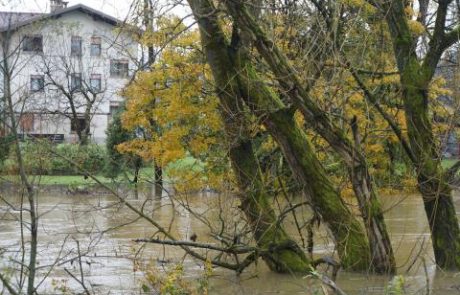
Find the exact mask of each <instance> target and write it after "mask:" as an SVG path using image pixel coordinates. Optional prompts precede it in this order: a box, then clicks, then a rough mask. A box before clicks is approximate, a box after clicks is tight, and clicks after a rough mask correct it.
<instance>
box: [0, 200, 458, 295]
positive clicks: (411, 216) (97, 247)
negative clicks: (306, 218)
mask: <svg viewBox="0 0 460 295" xmlns="http://www.w3.org/2000/svg"><path fill="white" fill-rule="evenodd" d="M2 196H3V197H4V198H5V199H6V200H8V202H10V203H11V204H16V205H17V204H19V197H17V196H16V197H13V196H10V195H9V194H5V193H3V194H2ZM214 198H216V196H213V195H210V194H206V195H199V196H190V197H188V198H187V204H188V205H189V206H190V207H193V208H195V209H196V210H198V212H200V213H199V214H203V215H205V214H207V213H208V212H207V211H208V210H209V207H210V204H212V202H213V199H214ZM455 199H456V206H457V212H460V196H457V197H456V198H455ZM127 200H128V201H129V202H130V203H132V204H133V205H135V206H137V207H138V208H142V207H143V208H147V209H146V211H145V212H146V213H147V214H149V216H152V217H153V219H154V220H155V221H157V222H159V223H160V224H162V225H163V226H166V227H170V228H171V232H172V233H173V234H174V235H175V236H176V237H177V238H179V239H184V240H188V239H189V238H190V236H191V235H192V233H195V234H196V235H197V236H198V241H210V238H209V237H208V232H209V229H208V227H207V226H206V225H204V224H203V223H201V222H199V219H200V216H202V215H199V214H198V215H196V216H193V214H191V213H190V212H187V211H186V210H184V209H180V208H179V206H177V203H176V205H175V206H174V208H173V206H171V202H170V201H169V198H168V197H167V196H164V197H163V198H161V199H154V200H149V201H146V197H145V196H143V195H141V196H140V198H139V199H134V198H133V197H132V196H127ZM382 201H383V203H384V206H385V208H386V210H387V211H386V215H385V217H386V222H387V226H388V229H389V232H390V235H391V239H392V244H393V247H394V250H395V253H396V261H397V265H398V273H399V274H401V275H403V276H404V278H405V281H406V288H407V289H406V291H407V294H427V290H428V289H429V290H430V294H460V281H459V277H458V276H457V274H454V273H446V272H442V271H440V270H437V269H436V268H435V266H434V263H433V253H432V250H431V247H430V243H431V242H430V238H429V234H428V225H427V222H426V217H425V215H424V211H423V205H422V203H421V199H420V198H419V197H417V196H386V197H384V198H383V200H382ZM148 208H151V209H152V208H155V210H151V209H148ZM38 211H39V213H40V214H41V216H40V226H39V235H40V236H39V255H38V259H39V262H40V266H41V267H43V268H42V269H41V271H40V276H41V277H44V276H46V275H47V271H48V269H50V268H49V267H48V266H49V265H54V267H53V268H52V271H51V272H50V274H49V275H47V276H46V278H45V279H44V280H43V281H42V282H41V285H40V287H39V290H40V292H41V293H44V294H51V293H56V292H57V293H59V292H58V291H56V288H55V287H53V284H54V285H55V284H56V282H58V284H61V285H62V284H65V285H67V286H68V287H70V288H71V289H74V290H81V288H80V287H79V284H78V283H76V281H75V280H72V279H71V278H70V277H69V275H68V274H67V273H66V270H65V269H67V271H70V272H72V273H74V274H75V275H77V276H78V275H79V269H78V266H77V265H78V263H76V260H74V259H73V258H74V257H75V256H76V255H77V247H76V240H78V241H79V243H80V251H81V253H82V254H84V255H83V258H82V266H83V273H84V276H85V281H86V284H87V286H89V287H91V288H92V290H93V291H94V292H95V293H97V294H141V292H140V286H141V283H142V279H143V276H144V274H143V272H142V271H140V270H139V269H138V268H137V267H136V264H135V263H134V262H133V261H135V260H136V261H138V262H140V263H141V264H144V263H146V262H147V261H151V263H152V264H153V265H155V266H156V267H157V268H159V269H162V268H163V267H164V268H167V267H168V266H170V265H174V264H175V263H180V262H183V263H184V266H185V276H186V277H190V278H194V277H196V276H199V275H200V273H201V272H202V268H203V266H202V265H203V263H202V262H198V261H196V260H193V259H192V258H190V257H189V256H187V257H184V253H183V251H182V250H180V249H179V248H177V247H167V248H165V247H162V246H159V245H152V244H149V245H146V246H145V247H140V245H139V244H136V243H135V242H133V240H134V239H137V238H148V237H151V236H152V235H153V234H154V233H155V229H154V228H153V227H152V226H151V225H150V224H148V223H147V222H146V221H143V220H142V219H139V218H137V216H136V214H134V213H133V212H131V211H130V210H129V209H127V208H126V207H124V206H121V205H120V204H119V202H118V200H117V199H116V198H115V197H113V196H110V195H106V194H100V195H65V194H52V193H40V194H39V196H38ZM0 216H1V219H0V220H1V221H0V249H1V248H4V249H7V251H6V252H5V253H4V254H3V257H0V258H1V260H0V263H1V264H0V267H3V268H4V267H5V266H7V265H10V266H11V265H12V264H11V263H10V262H7V261H8V258H9V259H19V258H20V257H19V256H18V254H17V250H18V249H19V246H20V243H19V242H20V237H21V236H20V232H21V231H20V226H19V223H18V222H17V218H19V214H18V212H14V211H12V210H11V208H10V207H9V206H7V205H6V203H5V202H0ZM208 216H211V219H210V220H211V222H212V219H213V218H216V222H217V218H218V216H215V215H213V214H208ZM173 217H174V218H173ZM291 232H292V233H295V231H294V230H293V229H291ZM316 234H317V238H316V245H315V251H314V252H315V255H317V256H321V255H328V254H330V252H331V251H332V250H333V249H332V244H331V243H330V241H329V240H327V238H326V236H327V235H326V233H325V231H324V230H323V229H321V230H320V231H319V232H317V233H316ZM0 253H1V252H0ZM390 279H391V278H389V277H387V276H376V275H366V274H358V273H349V272H344V271H341V272H340V273H339V276H338V281H337V283H338V285H339V286H340V287H341V288H342V289H343V290H344V291H346V292H347V293H348V294H356V295H357V294H384V293H385V292H384V288H385V286H386V285H387V284H388V281H389V280H390ZM12 281H13V282H14V277H13V280H12ZM53 282H54V283H53ZM427 283H428V286H429V287H428V288H427ZM317 288H318V284H315V283H314V282H313V280H312V279H309V278H302V277H295V276H292V275H279V274H274V273H271V272H269V271H268V270H267V269H266V267H265V266H264V264H263V262H260V263H258V264H257V266H254V267H252V268H250V269H248V270H247V271H246V272H245V273H244V274H243V275H241V276H236V275H235V274H234V273H232V272H230V271H226V270H222V269H215V270H214V272H213V277H212V279H211V289H210V293H211V294H313V293H314V291H315V290H316V289H317Z"/></svg>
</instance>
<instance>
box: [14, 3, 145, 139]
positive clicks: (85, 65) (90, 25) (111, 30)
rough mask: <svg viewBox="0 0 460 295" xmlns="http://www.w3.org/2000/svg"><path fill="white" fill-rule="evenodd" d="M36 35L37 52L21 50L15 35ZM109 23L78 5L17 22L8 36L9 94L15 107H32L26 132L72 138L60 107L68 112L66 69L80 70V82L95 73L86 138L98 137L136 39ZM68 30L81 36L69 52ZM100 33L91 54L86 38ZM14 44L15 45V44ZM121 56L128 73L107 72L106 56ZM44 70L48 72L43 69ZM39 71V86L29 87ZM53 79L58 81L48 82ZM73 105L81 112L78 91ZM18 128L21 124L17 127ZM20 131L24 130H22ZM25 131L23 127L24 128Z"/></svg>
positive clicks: (28, 110) (123, 80)
mask: <svg viewBox="0 0 460 295" xmlns="http://www.w3.org/2000/svg"><path fill="white" fill-rule="evenodd" d="M30 35H41V36H42V37H43V53H37V52H25V51H23V50H22V44H21V40H23V37H24V36H30ZM129 35H130V34H128V33H124V32H123V31H120V30H119V29H117V28H115V27H114V26H112V25H111V24H109V23H107V22H105V21H102V20H101V19H98V18H95V17H93V16H91V15H88V14H86V13H83V12H82V11H79V10H77V11H72V12H68V13H65V14H62V15H60V17H59V18H56V19H51V18H48V19H46V20H45V21H41V22H36V23H32V24H29V25H27V26H24V27H22V28H20V29H19V30H17V31H15V32H14V35H13V36H12V38H11V43H12V44H11V45H10V51H14V53H13V54H12V55H11V57H10V60H11V61H13V59H14V64H15V66H14V69H15V70H14V75H13V79H12V80H13V83H12V95H13V99H14V101H15V110H16V112H17V113H24V112H25V113H32V114H34V115H33V130H27V132H28V133H32V134H64V137H65V141H67V142H75V141H76V134H73V133H72V132H71V124H70V118H69V117H68V116H65V115H63V114H62V113H70V109H69V107H70V105H69V102H68V98H66V97H65V96H64V95H63V91H62V90H61V89H60V88H61V87H63V89H64V91H69V90H70V75H69V74H70V73H80V74H81V77H82V81H83V87H85V86H86V85H89V79H90V77H91V75H92V74H98V75H100V76H101V84H102V85H101V88H102V91H101V93H98V94H97V95H96V101H95V104H94V108H93V109H92V110H91V118H92V119H91V125H90V126H91V127H90V133H91V139H92V140H93V141H94V142H97V143H103V142H104V141H105V138H106V135H105V131H106V129H107V125H108V121H109V118H110V111H111V107H110V106H111V105H112V106H114V105H117V104H118V103H119V102H121V101H122V97H121V96H120V90H121V89H122V88H123V87H124V86H125V85H126V83H127V82H128V81H129V79H130V76H131V75H132V69H133V68H134V64H135V60H136V58H137V50H138V44H137V43H136V42H135V41H133V39H132V38H130V36H129ZM72 36H78V37H80V38H81V40H82V55H81V56H78V57H77V56H71V54H70V53H71V39H72ZM93 37H100V38H101V41H102V42H101V47H102V52H101V55H100V56H91V54H90V49H91V40H92V38H93ZM16 48H17V49H18V50H15V49H16ZM121 59H126V60H128V61H129V67H130V76H128V77H117V76H113V75H111V73H110V61H111V60H121ZM47 73H49V74H47ZM33 75H36V76H40V75H43V76H44V82H45V87H44V90H43V91H39V92H33V91H31V76H33ZM52 80H53V81H56V82H57V84H58V85H59V86H58V87H56V86H55V85H51V84H53V82H52ZM75 101H76V102H77V103H76V104H77V111H78V112H79V113H82V112H84V110H85V106H86V104H87V103H86V100H85V99H84V96H83V95H82V94H76V95H75ZM20 131H21V130H20ZM22 131H24V130H22ZM27 132H26V133H27Z"/></svg>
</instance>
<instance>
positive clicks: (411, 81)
mask: <svg viewBox="0 0 460 295" xmlns="http://www.w3.org/2000/svg"><path fill="white" fill-rule="evenodd" d="M409 63H412V65H406V67H405V70H404V72H403V74H402V76H401V84H402V86H403V96H404V109H405V113H406V124H407V127H408V128H407V129H408V135H409V139H410V145H411V148H412V151H413V153H414V156H415V157H416V159H417V162H416V163H414V165H415V169H416V172H417V180H418V188H419V190H420V193H421V194H422V197H423V202H424V207H425V213H426V216H427V218H428V222H429V225H430V229H431V240H432V244H433V250H434V255H435V259H436V264H437V265H438V266H440V267H441V268H443V269H451V270H459V269H460V228H459V225H458V219H457V215H456V212H455V206H454V202H453V199H452V190H451V188H450V186H449V184H448V177H447V175H446V173H445V172H444V170H443V168H442V166H441V161H440V160H439V159H440V156H439V154H438V151H437V149H436V144H435V140H434V136H433V131H432V125H431V119H430V117H429V116H428V113H429V105H428V88H429V80H428V81H427V80H426V79H425V77H424V76H423V73H424V72H425V71H423V68H422V67H421V66H420V65H419V64H418V62H417V61H416V60H415V58H413V59H412V61H409Z"/></svg>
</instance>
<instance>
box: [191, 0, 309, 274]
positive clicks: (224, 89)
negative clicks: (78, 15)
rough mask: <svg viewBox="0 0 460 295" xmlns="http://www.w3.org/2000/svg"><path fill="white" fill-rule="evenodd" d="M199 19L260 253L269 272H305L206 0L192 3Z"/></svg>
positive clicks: (245, 208)
mask: <svg viewBox="0 0 460 295" xmlns="http://www.w3.org/2000/svg"><path fill="white" fill-rule="evenodd" d="M188 2H189V4H190V7H191V8H192V11H193V14H194V16H195V18H196V20H197V21H198V25H199V27H200V33H201V38H202V44H203V46H204V49H205V52H206V57H207V59H208V61H210V64H211V69H212V72H213V76H214V80H215V83H216V88H217V94H218V96H219V99H220V102H221V114H222V117H223V121H224V129H225V132H226V138H227V141H228V143H229V151H230V160H231V164H232V167H233V170H234V171H235V175H236V177H237V180H238V185H239V189H240V194H239V197H240V199H241V209H242V210H243V212H244V213H245V215H246V218H247V219H248V222H249V224H250V225H251V227H252V230H253V233H254V237H255V240H256V243H257V245H258V246H259V247H260V248H262V249H268V250H270V251H268V252H266V253H264V254H262V258H263V259H264V261H265V262H266V263H267V265H268V266H269V268H270V269H271V270H273V271H276V272H282V273H289V272H303V273H305V272H307V271H308V270H309V269H310V266H311V264H310V261H309V259H308V258H307V257H306V255H305V253H304V252H303V251H302V249H301V248H300V247H299V246H298V245H297V243H296V242H295V241H294V240H293V239H291V238H290V237H289V236H288V234H287V233H286V232H285V230H284V229H283V227H282V224H280V223H279V222H278V218H277V216H276V214H275V212H274V210H273V208H272V207H271V204H270V202H269V199H268V197H269V196H268V194H267V192H266V191H265V187H264V184H263V182H262V177H261V172H260V168H259V164H258V161H257V158H256V157H255V154H254V150H253V146H252V141H251V138H250V136H249V133H248V128H247V125H246V123H245V122H246V118H245V116H246V115H245V113H244V111H243V109H242V105H241V102H240V100H239V98H240V94H239V88H238V83H237V80H236V79H233V74H234V73H233V72H230V71H228V69H232V64H231V62H230V61H229V59H228V57H227V52H226V47H221V46H220V45H221V44H222V42H224V40H225V37H224V35H223V34H222V32H221V31H220V27H219V25H218V22H217V19H216V16H215V15H214V11H215V9H214V7H213V5H212V4H211V3H210V2H209V1H208V0H189V1H188Z"/></svg>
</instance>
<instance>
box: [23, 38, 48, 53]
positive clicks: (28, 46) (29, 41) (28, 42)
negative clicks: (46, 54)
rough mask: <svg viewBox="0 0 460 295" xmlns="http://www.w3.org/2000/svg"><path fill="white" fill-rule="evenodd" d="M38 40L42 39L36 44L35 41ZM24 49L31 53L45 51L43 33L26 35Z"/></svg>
mask: <svg viewBox="0 0 460 295" xmlns="http://www.w3.org/2000/svg"><path fill="white" fill-rule="evenodd" d="M37 40H40V41H38V44H34V43H33V42H36V41H37ZM37 45H38V46H37ZM22 51H24V52H31V53H34V52H35V53H39V52H43V35H41V34H34V35H24V36H23V39H22Z"/></svg>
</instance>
